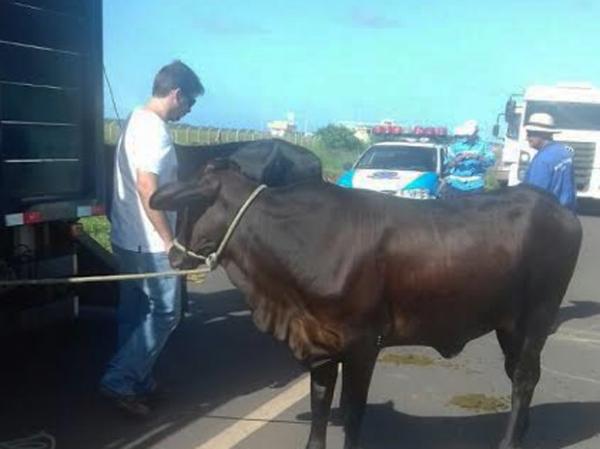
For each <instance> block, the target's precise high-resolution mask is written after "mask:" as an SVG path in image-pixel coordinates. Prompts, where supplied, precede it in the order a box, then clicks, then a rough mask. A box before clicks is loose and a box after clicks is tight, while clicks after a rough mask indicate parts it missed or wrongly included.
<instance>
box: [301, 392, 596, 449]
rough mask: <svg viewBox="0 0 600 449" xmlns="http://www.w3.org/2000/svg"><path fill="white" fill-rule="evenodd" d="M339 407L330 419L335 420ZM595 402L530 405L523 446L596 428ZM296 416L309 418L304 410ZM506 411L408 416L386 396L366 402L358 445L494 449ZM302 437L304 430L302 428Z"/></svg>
mask: <svg viewBox="0 0 600 449" xmlns="http://www.w3.org/2000/svg"><path fill="white" fill-rule="evenodd" d="M338 415H339V409H333V410H332V416H334V417H336V418H332V425H340V424H341V423H340V420H339V419H338V418H337V416H338ZM598 416H600V402H563V403H553V404H542V405H537V406H534V407H531V425H530V428H529V432H528V434H527V436H526V438H525V441H524V444H523V449H536V448H543V449H562V448H566V447H569V446H571V445H574V444H577V443H579V442H581V441H585V440H588V439H590V438H592V437H594V436H595V435H598V433H600V420H598ZM297 419H300V420H303V421H309V420H310V413H302V414H300V415H298V416H297ZM507 422H508V413H491V414H483V415H475V416H448V417H441V416H412V415H408V414H405V413H401V412H399V411H397V410H396V408H395V406H394V403H393V402H392V401H389V402H386V403H383V404H370V405H367V410H366V413H365V420H364V423H363V431H362V436H361V448H362V449H389V448H396V449H402V448H406V449H409V448H410V449H496V448H497V446H498V444H499V442H500V440H501V439H502V436H503V434H504V430H505V426H506V425H507ZM307 438H308V434H307Z"/></svg>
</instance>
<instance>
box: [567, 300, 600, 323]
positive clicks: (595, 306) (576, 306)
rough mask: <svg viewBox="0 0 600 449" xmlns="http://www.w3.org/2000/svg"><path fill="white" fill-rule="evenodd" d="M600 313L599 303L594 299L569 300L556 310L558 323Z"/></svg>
mask: <svg viewBox="0 0 600 449" xmlns="http://www.w3.org/2000/svg"><path fill="white" fill-rule="evenodd" d="M594 315H600V303H599V302H595V301H569V305H568V306H563V307H561V308H560V311H559V312H558V323H557V324H558V325H561V324H563V323H565V322H567V321H570V320H575V319H580V318H587V317H590V316H594Z"/></svg>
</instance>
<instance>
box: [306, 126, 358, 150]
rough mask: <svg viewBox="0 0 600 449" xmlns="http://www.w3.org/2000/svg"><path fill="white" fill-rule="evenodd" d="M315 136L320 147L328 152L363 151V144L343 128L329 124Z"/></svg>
mask: <svg viewBox="0 0 600 449" xmlns="http://www.w3.org/2000/svg"><path fill="white" fill-rule="evenodd" d="M315 135H316V136H317V138H318V139H319V141H320V143H321V144H322V146H323V147H325V148H326V149H329V150H344V151H352V152H356V151H360V150H362V149H364V145H363V143H362V142H361V141H360V140H358V139H357V138H356V137H355V136H354V133H353V132H352V130H351V129H348V128H346V127H345V126H340V125H332V124H330V125H327V126H325V127H324V128H321V129H319V130H318V131H317V132H316V133H315Z"/></svg>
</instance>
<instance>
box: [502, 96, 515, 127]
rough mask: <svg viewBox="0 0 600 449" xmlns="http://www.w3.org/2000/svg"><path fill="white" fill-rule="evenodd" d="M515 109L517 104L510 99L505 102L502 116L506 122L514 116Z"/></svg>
mask: <svg viewBox="0 0 600 449" xmlns="http://www.w3.org/2000/svg"><path fill="white" fill-rule="evenodd" d="M516 108H517V102H516V101H515V100H513V99H512V98H510V99H509V100H508V101H507V102H506V107H505V108H504V116H505V117H506V121H507V122H510V121H511V120H512V118H513V117H514V116H515V110H516Z"/></svg>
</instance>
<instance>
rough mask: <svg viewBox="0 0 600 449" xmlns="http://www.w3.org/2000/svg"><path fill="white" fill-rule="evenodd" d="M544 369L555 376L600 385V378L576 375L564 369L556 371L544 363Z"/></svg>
mask: <svg viewBox="0 0 600 449" xmlns="http://www.w3.org/2000/svg"><path fill="white" fill-rule="evenodd" d="M542 369H543V370H544V371H547V372H549V373H550V374H554V375H555V376H561V377H566V378H568V379H572V380H580V381H582V382H591V383H593V384H598V385H600V380H598V379H592V378H591V377H583V376H574V375H573V374H569V373H565V372H563V371H556V370H553V369H550V368H548V367H547V366H544V365H542Z"/></svg>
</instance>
